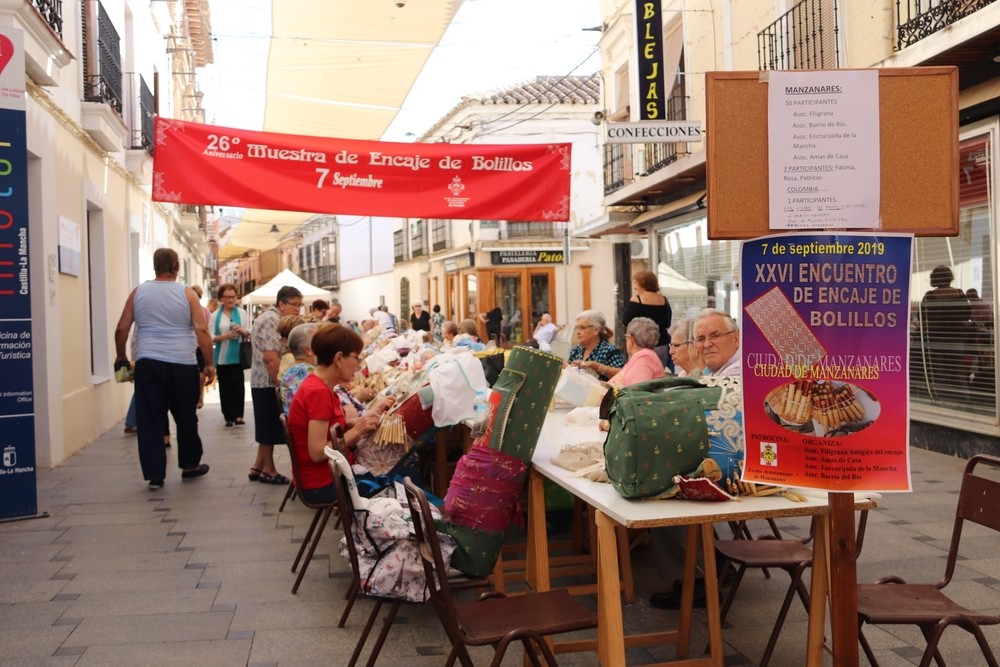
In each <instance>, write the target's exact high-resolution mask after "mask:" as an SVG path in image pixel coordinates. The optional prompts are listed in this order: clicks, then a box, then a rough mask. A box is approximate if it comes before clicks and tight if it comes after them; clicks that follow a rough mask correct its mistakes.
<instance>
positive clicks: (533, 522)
mask: <svg viewBox="0 0 1000 667" xmlns="http://www.w3.org/2000/svg"><path fill="white" fill-rule="evenodd" d="M544 481H545V478H544V477H543V476H542V475H541V474H540V473H538V472H537V471H535V470H534V469H532V471H531V476H530V477H529V478H528V543H527V546H526V548H527V554H526V561H525V566H524V569H525V572H524V575H525V581H527V583H528V586H529V587H530V588H531V589H533V590H536V591H547V590H549V589H550V588H551V582H550V580H549V536H548V532H547V530H546V527H545V486H544V484H543V482H544Z"/></svg>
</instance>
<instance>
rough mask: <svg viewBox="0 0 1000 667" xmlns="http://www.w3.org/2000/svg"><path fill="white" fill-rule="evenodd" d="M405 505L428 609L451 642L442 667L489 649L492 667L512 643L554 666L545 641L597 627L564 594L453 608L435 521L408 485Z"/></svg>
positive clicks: (484, 600)
mask: <svg viewBox="0 0 1000 667" xmlns="http://www.w3.org/2000/svg"><path fill="white" fill-rule="evenodd" d="M403 484H404V487H405V488H406V499H407V502H408V503H409V506H410V514H411V515H412V516H413V528H414V532H415V533H416V538H417V544H418V545H419V546H420V555H421V558H422V560H423V565H424V572H425V573H426V575H427V588H428V592H429V594H430V600H431V603H432V604H433V605H434V608H435V610H437V613H438V617H439V618H440V619H441V624H442V625H443V626H444V630H445V632H446V633H447V634H448V638H449V639H450V640H451V642H452V649H451V653H450V654H449V655H448V660H447V662H446V663H445V664H446V666H447V667H451V666H452V665H454V664H455V660H456V659H458V660H459V661H460V662H461V664H462V665H463V666H464V667H472V664H473V663H472V659H471V658H470V657H469V653H468V650H467V649H466V647H467V646H485V645H487V644H489V645H492V646H493V647H494V650H495V653H494V655H493V661H492V662H491V663H490V664H491V667H497V666H498V665H499V664H500V663H501V662H502V661H503V657H504V654H505V653H506V652H507V646H508V645H509V644H510V643H511V642H512V641H520V642H521V644H522V645H523V646H524V651H525V655H526V656H528V657H529V659H530V660H531V663H532V664H533V665H535V666H536V667H540V663H539V661H538V655H537V654H536V650H537V651H538V652H540V653H541V654H542V655H543V656H544V657H545V661H546V663H548V664H549V665H555V664H556V660H555V657H554V656H553V655H552V650H551V649H550V648H549V646H548V644H546V642H545V637H547V636H550V635H555V634H560V633H563V632H573V631H575V630H585V629H587V628H594V627H597V616H596V615H595V614H594V613H593V612H591V611H589V610H587V609H585V608H584V607H583V606H582V605H580V604H579V603H578V602H577V601H576V600H574V599H573V598H572V597H571V596H570V594H569V593H567V592H566V591H565V590H559V591H546V592H542V593H525V594H524V595H519V596H517V597H509V598H508V597H504V596H503V594H501V593H496V592H492V593H485V594H483V595H482V596H480V598H479V600H477V601H475V602H468V603H462V604H456V603H455V602H454V599H453V598H452V592H451V587H450V584H449V581H448V577H447V575H448V569H447V567H446V566H445V564H444V559H443V558H442V557H441V545H440V543H439V542H438V537H437V531H436V529H435V527H434V518H433V515H432V514H431V508H430V503H428V501H427V497H426V496H425V495H424V492H423V491H422V490H421V489H420V488H418V487H417V486H416V485H414V484H413V483H412V482H411V481H410V480H409V479H406V480H405V481H404V482H403Z"/></svg>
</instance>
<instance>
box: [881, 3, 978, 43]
mask: <svg viewBox="0 0 1000 667" xmlns="http://www.w3.org/2000/svg"><path fill="white" fill-rule="evenodd" d="M995 1H996V0H896V50H897V51H900V50H902V49H905V48H906V47H908V46H911V45H913V44H916V43H917V42H919V41H920V40H922V39H923V38H924V37H929V36H930V35H933V34H934V33H936V32H937V31H939V30H943V29H944V28H947V27H948V26H950V25H951V24H952V23H955V22H956V21H958V20H959V19H964V18H965V17H966V16H971V15H972V14H975V13H976V12H978V11H979V10H980V9H983V8H984V7H986V6H987V5H991V4H993V3H994V2H995Z"/></svg>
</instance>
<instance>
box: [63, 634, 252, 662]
mask: <svg viewBox="0 0 1000 667" xmlns="http://www.w3.org/2000/svg"><path fill="white" fill-rule="evenodd" d="M251 643H252V640H250V639H241V640H233V639H221V640H214V641H182V642H173V643H160V642H150V643H135V644H127V645H114V646H110V645H101V646H90V647H88V648H87V650H86V651H85V652H84V654H83V655H82V656H80V659H79V661H78V662H77V663H76V664H77V666H78V667H134V666H135V665H177V666H179V667H180V666H188V665H190V666H191V667H204V666H205V665H219V666H223V665H245V664H247V660H248V656H249V655H250V646H251Z"/></svg>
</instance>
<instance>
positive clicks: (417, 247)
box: [410, 220, 427, 258]
mask: <svg viewBox="0 0 1000 667" xmlns="http://www.w3.org/2000/svg"><path fill="white" fill-rule="evenodd" d="M426 252H427V251H426V249H425V247H424V221H423V220H414V221H413V222H412V223H411V224H410V257H411V258H413V257H420V256H421V255H424V254H426Z"/></svg>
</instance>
